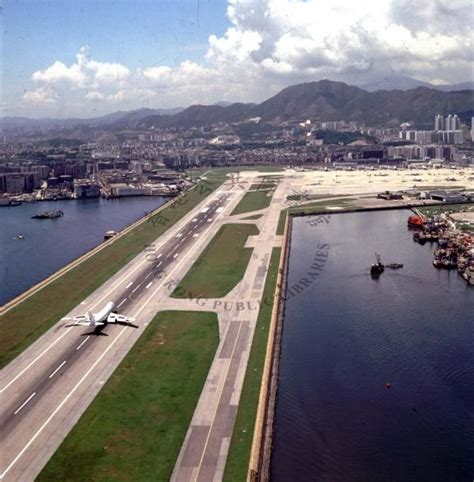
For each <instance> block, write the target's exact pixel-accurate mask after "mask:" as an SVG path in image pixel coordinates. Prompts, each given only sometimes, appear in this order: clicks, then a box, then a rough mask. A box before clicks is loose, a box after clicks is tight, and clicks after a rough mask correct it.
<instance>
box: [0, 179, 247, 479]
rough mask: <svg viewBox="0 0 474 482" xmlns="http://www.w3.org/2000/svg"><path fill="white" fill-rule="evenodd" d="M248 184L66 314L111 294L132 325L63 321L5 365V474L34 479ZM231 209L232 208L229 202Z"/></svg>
mask: <svg viewBox="0 0 474 482" xmlns="http://www.w3.org/2000/svg"><path fill="white" fill-rule="evenodd" d="M243 192H244V191H242V190H240V189H238V188H236V186H234V185H232V184H227V183H226V184H224V185H223V186H222V187H221V188H220V189H219V190H218V191H217V192H215V193H212V194H211V195H210V196H209V197H208V198H207V199H206V200H204V201H203V202H202V203H201V204H200V205H199V206H197V207H196V208H194V209H193V210H192V211H191V212H190V213H188V214H187V215H186V216H184V217H183V218H182V219H181V220H180V221H179V222H178V223H176V224H175V225H174V226H173V227H171V228H170V229H169V230H168V231H167V232H166V233H165V234H164V235H163V236H161V237H160V238H159V239H158V240H157V241H156V242H155V243H154V244H152V245H150V246H147V247H144V250H143V252H142V253H141V254H140V255H138V256H137V257H136V258H134V259H133V260H132V261H131V262H130V263H129V264H128V265H127V266H126V267H125V268H123V269H122V270H121V271H119V272H118V273H117V274H116V275H115V276H113V277H112V278H111V279H110V280H108V281H107V282H105V283H104V285H102V286H101V287H100V288H99V289H97V290H96V291H95V292H94V293H93V294H92V295H91V296H89V297H88V298H87V299H86V300H85V301H83V302H82V303H80V304H79V305H78V306H77V307H76V308H75V309H74V310H72V312H71V313H69V314H68V315H67V317H74V316H77V315H80V314H84V313H86V312H88V311H92V312H94V311H98V310H100V309H101V308H102V307H103V306H104V305H105V304H106V303H107V302H109V301H113V302H114V304H115V306H116V308H117V309H118V311H119V313H120V314H124V315H127V316H130V317H134V318H135V320H136V321H134V324H135V325H137V328H135V327H133V326H121V325H112V324H111V325H106V326H105V327H104V329H103V330H101V331H100V332H91V331H90V329H88V327H81V326H68V323H71V322H70V321H68V320H61V321H58V323H57V324H56V325H55V326H54V327H53V328H51V329H50V330H49V331H48V332H47V333H46V334H45V335H43V336H42V337H41V338H40V339H39V340H37V341H36V342H35V343H34V344H33V345H31V346H30V347H29V348H28V349H27V350H25V352H23V353H22V354H21V355H20V356H19V357H18V358H17V359H15V360H14V361H13V362H11V363H10V364H9V365H8V366H7V367H5V369H4V370H3V371H2V374H1V379H0V397H1V413H0V430H1V434H2V441H1V443H0V457H1V459H0V478H1V479H3V480H12V481H13V480H33V479H34V478H35V476H36V475H37V474H38V473H39V471H40V470H41V468H42V467H43V466H44V464H45V463H46V462H47V460H48V459H49V457H50V456H51V455H52V453H54V450H55V449H56V448H57V447H58V446H59V444H60V443H61V441H62V440H63V438H64V437H65V435H67V433H68V432H69V430H70V429H71V428H72V427H73V426H74V424H75V423H76V421H77V420H78V419H79V417H80V415H81V414H82V413H83V412H84V410H85V409H86V408H87V406H88V405H89V403H90V402H91V401H92V400H93V398H94V397H95V395H96V394H97V393H98V391H99V390H100V388H101V386H102V385H103V384H104V383H105V381H106V380H107V378H108V377H109V376H110V375H111V373H112V372H113V370H114V369H115V367H116V366H117V365H118V364H119V363H120V361H121V360H122V359H123V357H124V356H125V355H126V354H127V352H128V351H129V349H130V348H131V347H132V346H133V344H134V343H135V341H136V340H137V339H138V337H139V336H140V334H141V333H142V332H143V330H144V329H145V327H146V325H147V324H148V322H149V321H150V320H151V319H152V318H153V317H154V315H155V314H156V312H157V311H159V309H160V307H159V304H158V303H157V300H158V299H159V298H161V297H162V296H163V295H162V293H163V292H164V291H165V290H167V291H166V293H167V294H169V286H167V281H168V280H169V279H170V278H171V277H173V276H176V275H177V273H178V272H179V270H180V268H181V266H182V265H183V264H189V263H190V262H192V261H193V260H194V258H195V257H197V256H198V255H199V253H200V251H201V250H202V249H204V248H205V246H206V245H207V242H208V241H209V240H210V239H212V236H213V235H214V234H215V232H216V231H217V229H218V227H219V223H217V221H218V220H220V219H221V217H222V216H223V215H225V214H229V212H228V211H229V210H230V208H233V206H234V205H235V204H236V202H238V200H239V199H240V198H241V195H242V194H243ZM228 208H229V209H228Z"/></svg>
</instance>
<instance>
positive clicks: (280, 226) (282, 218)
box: [276, 210, 287, 236]
mask: <svg viewBox="0 0 474 482" xmlns="http://www.w3.org/2000/svg"><path fill="white" fill-rule="evenodd" d="M286 215H287V211H284V210H283V211H280V217H279V218H278V226H277V230H276V234H277V235H279V236H282V235H283V232H284V231H285V219H286Z"/></svg>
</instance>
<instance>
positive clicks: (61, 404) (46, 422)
mask: <svg viewBox="0 0 474 482" xmlns="http://www.w3.org/2000/svg"><path fill="white" fill-rule="evenodd" d="M210 227H211V226H208V228H210ZM207 230H208V229H206V230H205V231H207ZM177 255H178V254H177V253H176V254H175V257H176V256H177ZM160 256H161V254H160V255H158V257H160ZM186 258H187V257H186V256H185V257H184V258H183V259H182V261H181V262H180V263H178V264H177V265H176V267H175V269H173V270H172V271H171V273H170V274H169V275H170V276H171V275H172V274H173V273H174V272H175V271H176V270H177V268H178V267H179V266H180V265H181V264H182V263H183V262H184V261H185V260H186ZM142 263H143V262H142ZM142 263H139V264H138V266H136V267H135V268H133V269H132V270H131V271H130V272H129V273H127V274H126V275H125V278H128V277H129V276H130V275H131V274H132V273H133V272H134V271H136V270H137V269H138V267H139V266H141V265H142ZM122 282H123V279H122V280H120V281H119V282H118V283H117V284H116V285H115V286H114V288H115V287H116V286H118V285H119V284H120V283H122ZM164 283H165V280H163V282H162V283H160V284H159V285H158V286H157V287H156V288H155V290H154V291H153V293H152V294H151V296H149V297H148V299H147V300H146V301H145V302H144V304H142V306H141V307H140V309H139V310H138V311H137V313H136V315H135V318H137V317H138V315H139V314H140V313H141V312H142V311H143V309H144V308H145V307H146V306H147V305H148V304H149V303H150V301H151V300H152V299H153V297H154V295H155V294H156V293H157V292H158V291H159V290H160V289H161V287H162V286H163V285H164ZM106 296H108V294H106V295H104V296H103V298H105V297H106ZM97 304H98V302H97ZM126 330H128V327H124V328H123V329H122V330H121V331H120V332H119V334H118V335H117V336H116V338H115V339H114V340H113V341H112V342H111V343H110V345H109V346H108V347H107V348H106V349H105V350H104V351H103V352H102V354H101V355H100V356H99V357H98V358H97V360H96V361H95V362H94V363H93V364H92V365H91V366H90V367H89V369H88V370H87V372H86V373H85V374H84V375H83V376H82V378H81V379H80V380H79V381H78V382H77V384H76V385H75V386H74V387H73V388H72V389H71V391H70V392H69V393H68V394H67V395H66V397H65V398H64V399H63V400H62V401H61V403H60V404H59V405H58V406H57V407H56V409H55V410H54V411H53V413H52V414H51V415H50V416H49V417H48V418H47V419H46V420H45V422H44V423H43V424H42V425H41V427H40V428H39V429H38V430H37V431H36V432H35V434H34V435H33V436H32V437H31V439H30V440H29V441H28V442H27V444H26V445H25V446H24V447H23V449H21V450H20V452H19V453H18V454H17V455H16V457H15V458H14V459H13V460H12V461H11V462H10V464H9V465H8V466H7V468H6V469H5V470H4V472H3V473H2V474H0V479H3V478H4V477H5V475H6V474H7V473H8V472H9V471H10V470H11V468H12V467H13V466H14V465H15V464H16V463H17V462H18V460H19V459H20V458H21V457H22V456H23V454H24V453H25V452H26V451H27V450H28V449H29V448H30V446H31V445H32V444H33V442H34V441H35V440H36V439H37V438H38V436H39V435H40V434H41V432H42V431H43V430H44V429H45V427H46V426H47V425H48V424H49V423H50V422H51V420H52V419H53V418H54V417H55V416H56V414H57V413H58V412H59V411H60V410H61V408H62V407H63V406H64V405H65V403H66V402H67V401H68V400H69V399H70V398H71V396H72V395H73V394H74V392H75V391H76V390H77V389H78V387H79V386H80V385H81V384H82V383H83V382H84V380H85V379H86V378H87V377H88V376H89V375H90V373H91V372H92V370H93V369H94V368H95V367H96V366H97V365H98V364H99V363H100V362H101V361H102V359H103V358H104V356H105V355H106V354H107V353H108V352H109V351H110V350H111V349H112V347H113V346H114V345H115V343H116V342H117V341H118V339H119V338H120V337H121V336H122V335H123V334H124V333H125V331H126ZM66 333H67V331H66V332H65V333H64V334H63V335H61V336H60V337H59V338H57V339H56V340H55V341H54V342H53V343H52V344H51V345H50V346H49V347H47V348H46V349H45V350H44V352H46V351H47V350H49V348H51V347H52V346H53V345H54V344H56V343H57V342H58V341H59V340H60V339H61V338H62V337H63V336H64V335H65V334H66ZM44 352H43V353H44ZM43 353H41V354H40V355H39V356H38V357H36V358H35V360H33V361H32V362H31V363H30V364H29V365H28V366H27V367H26V368H25V369H24V370H22V372H20V374H19V375H17V377H15V378H14V379H13V380H12V381H11V382H10V383H9V384H8V385H6V386H5V387H4V388H3V389H2V390H1V391H0V393H1V392H2V391H3V390H5V389H6V388H8V386H10V385H11V384H12V383H13V382H14V381H15V380H16V379H17V378H18V377H19V376H21V375H22V374H23V373H24V372H25V371H26V370H27V369H28V368H29V367H30V366H31V365H33V364H34V363H35V362H36V360H37V359H38V358H40V357H41V356H42V355H43ZM34 395H36V393H34V394H33V395H32V396H31V398H33V396H34ZM31 398H30V400H31ZM28 401H29V400H28ZM21 408H22V407H21Z"/></svg>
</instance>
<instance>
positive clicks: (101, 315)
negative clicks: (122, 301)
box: [92, 301, 115, 323]
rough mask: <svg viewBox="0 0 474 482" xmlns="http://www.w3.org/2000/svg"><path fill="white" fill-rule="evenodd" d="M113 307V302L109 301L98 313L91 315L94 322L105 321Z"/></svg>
mask: <svg viewBox="0 0 474 482" xmlns="http://www.w3.org/2000/svg"><path fill="white" fill-rule="evenodd" d="M114 306H115V305H114V303H113V301H109V302H108V303H107V304H106V305H105V306H104V307H103V308H102V309H101V310H100V311H98V312H97V313H94V314H93V315H92V316H93V317H94V322H95V323H101V322H104V321H107V318H108V317H109V315H110V313H112V310H113V309H114Z"/></svg>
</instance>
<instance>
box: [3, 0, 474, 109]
mask: <svg viewBox="0 0 474 482" xmlns="http://www.w3.org/2000/svg"><path fill="white" fill-rule="evenodd" d="M473 5H474V4H473V2H472V0H359V1H357V2H355V1H353V0H49V1H48V0H3V5H2V7H1V22H2V36H1V38H0V41H1V56H0V58H1V62H2V63H1V65H0V72H1V76H2V77H1V82H0V87H1V106H2V109H1V114H0V115H2V116H3V115H8V116H26V117H95V116H98V115H103V114H107V113H111V112H116V111H119V110H131V109H137V108H141V107H150V108H172V107H186V106H188V105H191V104H212V103H216V102H221V101H226V102H260V101H262V100H265V99H266V98H268V97H270V96H271V95H274V94H276V93H277V92H278V91H279V90H281V89H282V88H284V87H286V86H288V85H292V84H296V83H299V82H308V81H315V80H320V79H323V78H329V79H332V80H341V81H345V82H348V83H352V84H363V83H364V82H369V81H374V80H378V79H380V78H383V77H384V76H385V77H386V76H389V75H394V74H396V75H404V76H409V77H413V78H416V79H419V80H423V81H427V82H431V83H434V84H445V83H448V84H455V83H460V82H465V81H468V80H472V79H473V78H474V74H473V66H474V62H473V52H474V49H473V47H474V45H473V30H472V29H473V27H472V26H473V25H474V12H473V8H474V7H473Z"/></svg>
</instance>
